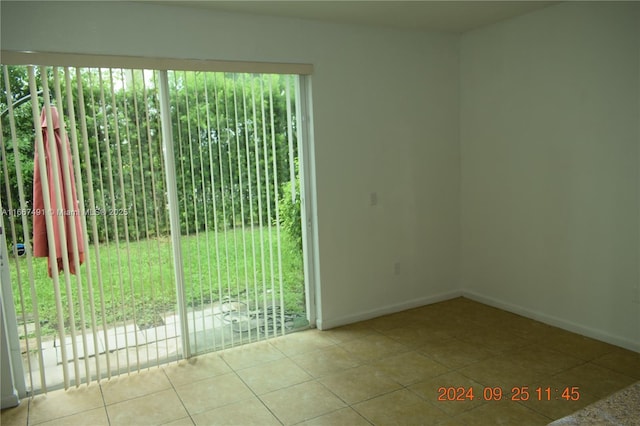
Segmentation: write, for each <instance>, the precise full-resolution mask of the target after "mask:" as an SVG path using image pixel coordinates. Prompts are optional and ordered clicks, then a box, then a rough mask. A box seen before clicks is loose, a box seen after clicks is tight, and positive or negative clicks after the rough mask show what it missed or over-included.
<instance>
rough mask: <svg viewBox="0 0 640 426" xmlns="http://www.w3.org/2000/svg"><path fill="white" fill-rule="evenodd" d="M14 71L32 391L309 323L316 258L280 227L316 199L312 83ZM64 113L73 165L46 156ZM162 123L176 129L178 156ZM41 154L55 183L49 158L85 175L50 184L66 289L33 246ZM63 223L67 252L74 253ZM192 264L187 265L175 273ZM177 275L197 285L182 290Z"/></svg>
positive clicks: (22, 288) (17, 244) (232, 76)
mask: <svg viewBox="0 0 640 426" xmlns="http://www.w3.org/2000/svg"><path fill="white" fill-rule="evenodd" d="M2 72H3V79H2V81H3V85H2V96H3V98H2V99H0V103H2V107H3V109H4V111H3V119H2V121H1V123H0V124H1V125H2V129H1V130H2V131H1V132H0V133H1V138H0V150H1V152H2V173H3V181H4V184H3V186H4V188H3V189H2V193H1V202H2V209H3V215H2V216H3V220H4V221H5V224H6V225H7V226H8V229H9V230H10V232H9V233H8V236H9V241H10V242H11V249H12V254H13V266H12V284H13V294H14V298H15V300H16V310H17V313H18V323H19V327H20V334H21V336H22V337H21V344H22V345H23V346H24V347H23V353H24V355H23V359H24V362H25V369H26V371H27V373H26V377H27V382H28V386H29V388H30V389H31V391H33V392H37V391H46V390H47V387H48V386H59V385H60V384H61V385H63V386H64V387H65V388H68V387H69V386H71V385H72V384H75V385H76V386H77V385H79V384H81V383H88V382H90V381H91V380H94V379H96V380H101V379H102V378H110V377H111V376H112V375H114V374H122V373H130V372H132V371H139V370H140V369H142V368H149V367H150V366H153V365H160V364H161V363H165V362H167V361H170V360H176V359H178V358H180V357H181V356H183V355H189V354H198V353H202V352H207V351H210V350H217V349H222V348H227V347H231V346H235V345H237V344H241V343H246V342H250V341H255V340H260V339H265V338H269V337H273V336H276V335H279V334H283V333H285V332H287V331H290V330H292V329H294V328H295V327H299V326H304V325H305V319H306V315H305V313H304V307H305V295H304V277H303V273H302V246H301V243H299V242H298V241H296V237H295V233H294V235H293V236H291V235H290V234H291V232H287V230H288V229H289V228H290V226H289V225H288V224H287V223H286V222H285V221H283V217H281V213H282V212H285V213H286V214H289V215H290V211H289V210H291V208H292V207H295V206H296V203H298V205H299V202H300V194H299V189H298V188H299V185H298V184H297V181H298V179H299V175H298V173H299V171H298V168H297V158H298V143H299V140H298V138H297V136H296V133H297V128H298V126H299V123H298V120H297V119H296V113H297V111H298V110H299V106H298V104H297V97H296V89H297V84H298V81H297V76H295V75H274V74H238V73H226V72H220V73H215V72H205V71H200V72H193V71H169V72H163V71H152V70H142V69H120V68H118V69H114V68H71V67H44V66H41V67H33V66H28V67H18V66H11V67H10V66H3V67H2ZM162 73H165V74H162ZM163 77H164V78H165V81H166V87H163V84H162V81H161V80H162V78H163ZM162 90H165V91H168V92H167V93H165V94H166V95H167V96H168V99H169V104H168V110H164V111H163V108H161V105H160V99H161V95H162ZM25 99H28V102H24V100H25ZM29 104H30V108H28V105H29ZM165 109H166V108H165ZM56 111H57V112H58V113H59V117H60V123H61V124H60V126H59V129H58V130H57V131H58V132H59V137H60V139H61V140H62V141H65V140H68V141H69V153H70V156H68V155H67V154H66V152H67V151H65V150H62V151H61V152H62V153H63V154H62V155H60V156H59V157H60V158H58V156H57V155H56V154H55V153H54V154H51V153H50V152H49V151H46V149H45V148H46V146H45V142H46V140H48V141H52V140H55V132H56V129H54V128H53V126H52V125H51V124H52V122H53V114H55V112H56ZM41 114H44V121H45V126H46V131H44V132H41ZM163 120H165V124H166V123H169V122H170V123H171V127H170V132H171V133H170V135H171V140H172V142H173V143H172V144H171V145H169V144H167V143H166V142H167V141H166V140H163V136H162V131H161V128H162V124H163ZM7 124H8V127H9V129H8V131H6V128H5V127H6V125H7ZM34 129H35V131H34ZM165 137H166V136H165ZM167 149H169V150H170V151H171V152H167ZM34 150H35V151H37V152H38V160H39V166H40V169H41V170H43V169H46V167H47V164H46V162H45V158H47V159H48V160H50V161H52V162H54V163H55V162H58V161H59V162H60V164H61V165H63V166H64V165H69V167H70V168H71V169H72V171H73V173H71V174H70V173H67V172H63V173H62V175H63V176H60V177H59V178H60V179H58V176H55V173H54V179H52V180H51V181H49V179H48V178H46V177H43V181H44V182H43V192H44V194H45V196H44V207H45V208H44V210H45V212H44V216H45V219H46V222H47V235H48V237H49V252H50V255H49V256H50V258H51V260H50V261H51V262H53V261H57V259H56V257H57V258H60V259H61V264H62V268H61V271H60V272H58V269H57V268H55V267H52V268H51V278H49V277H48V275H47V266H46V261H45V259H37V258H34V257H33V253H32V248H31V239H32V229H31V228H32V216H33V215H35V214H42V213H43V212H34V211H33V209H32V206H33V204H32V202H33V201H32V199H31V198H32V196H31V194H32V193H33V154H34ZM165 155H170V156H171V157H169V158H170V159H171V161H170V163H171V162H173V163H174V167H167V162H166V161H165V158H166V157H165ZM62 170H65V169H64V167H63V168H62ZM71 175H73V176H71ZM59 182H62V184H59ZM172 184H173V185H175V188H174V189H175V190H177V201H174V202H171V201H170V199H171V198H170V197H169V194H170V190H171V185H172ZM49 186H51V188H49ZM72 186H75V188H76V194H77V204H78V210H77V211H66V212H65V214H66V215H67V216H74V215H75V216H79V217H80V223H81V227H80V229H81V235H75V232H74V231H73V230H74V227H71V228H70V229H71V230H72V232H66V233H65V232H63V231H64V229H65V228H64V226H65V220H66V219H69V218H68V217H67V218H65V215H64V214H62V215H61V214H56V212H55V211H51V204H52V200H53V201H54V204H55V205H56V206H60V205H62V204H61V201H62V200H63V197H66V199H67V200H68V201H73V200H71V199H70V198H69V197H71V195H70V194H71V193H72V192H71V191H70V189H71V187H72ZM49 194H51V195H50V196H49ZM173 204H175V205H173ZM67 205H71V203H67ZM287 209H289V210H287ZM297 214H298V219H299V211H298V213H297ZM294 216H295V209H294ZM172 220H174V221H175V222H174V223H175V224H177V228H179V230H176V229H174V230H173V234H172V230H171V227H170V223H171V221H172ZM283 224H284V227H283ZM56 226H57V227H58V229H59V230H60V239H62V240H65V239H68V240H69V241H62V246H63V247H67V246H68V247H69V248H68V250H64V249H63V250H61V252H60V253H54V252H55V251H56V248H55V245H54V244H53V240H54V231H53V229H54V227H56ZM295 226H296V225H295V224H294V228H295ZM297 226H298V227H299V224H298V225H297ZM285 228H286V229H285ZM78 241H82V242H84V247H85V253H84V264H83V265H80V253H79V250H80V249H79V244H78ZM67 243H69V244H67ZM23 245H24V246H23ZM176 246H177V247H176ZM176 250H178V253H181V254H182V262H178V263H176V262H175V261H174V260H175V259H176ZM70 262H71V263H73V264H74V265H73V266H75V268H71V267H70ZM52 264H55V263H52ZM175 268H180V272H181V276H182V277H184V282H183V283H179V284H178V285H177V286H176V281H175V280H174V276H175V275H174V272H176V271H175ZM72 269H75V271H76V273H75V274H71V273H70V272H69V271H70V270H72ZM177 293H178V294H179V295H180V297H181V300H183V301H184V307H186V310H184V309H180V306H179V304H178V303H177V299H180V297H178V298H177ZM185 344H187V345H188V347H184V345H185Z"/></svg>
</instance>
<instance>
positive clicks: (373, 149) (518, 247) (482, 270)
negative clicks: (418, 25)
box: [1, 2, 640, 350]
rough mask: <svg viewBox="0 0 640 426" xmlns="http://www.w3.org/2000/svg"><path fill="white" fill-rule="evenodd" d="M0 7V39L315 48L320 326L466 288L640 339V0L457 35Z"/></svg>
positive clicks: (193, 49)
mask: <svg viewBox="0 0 640 426" xmlns="http://www.w3.org/2000/svg"><path fill="white" fill-rule="evenodd" d="M1 7H2V39H1V40H2V48H3V49H14V50H42V51H64V52H74V53H98V54H126V55H140V56H166V57H177V58H202V59H226V60H251V61H278V62H289V61H290V62H307V63H312V64H314V66H315V72H314V75H313V77H312V83H313V84H312V85H313V104H314V105H313V107H314V121H315V157H316V167H317V194H318V195H317V196H318V199H317V202H318V209H317V212H318V224H319V258H320V264H321V284H322V295H321V296H322V310H321V312H320V315H321V318H320V319H321V321H322V325H323V326H324V327H330V326H334V325H338V324H342V323H346V322H351V321H355V320H358V319H363V318H366V317H371V316H375V315H378V314H381V313H384V312H389V311H393V310H397V309H401V308H403V307H408V306H412V305H414V304H420V303H426V302H429V301H432V300H437V299H438V298H444V297H447V296H453V295H456V294H460V293H461V292H464V293H465V294H467V295H469V296H471V297H474V298H477V299H479V300H482V301H485V302H487V303H490V304H494V305H497V306H501V307H504V308H507V309H509V310H512V311H515V312H519V313H522V314H525V315H527V316H530V317H534V318H538V319H541V320H544V321H546V322H549V323H553V324H556V325H559V326H561V327H564V328H567V329H571V330H574V331H578V332H581V333H584V334H587V335H590V336H592V337H597V338H601V339H603V340H605V341H609V342H612V343H617V344H620V345H623V346H626V347H629V348H633V349H635V350H640V345H639V344H638V342H639V341H640V334H639V333H640V332H639V331H638V330H639V329H640V305H639V304H638V299H639V298H640V288H638V274H639V271H638V268H639V265H640V262H639V259H640V251H639V250H638V244H639V235H640V234H639V232H640V226H639V223H638V218H639V217H640V215H639V207H638V203H639V202H640V197H639V196H638V190H639V187H640V184H639V181H638V179H639V175H638V164H639V162H640V156H639V154H640V152H639V150H638V136H639V134H640V127H639V125H638V123H639V121H640V120H639V116H640V109H639V107H638V103H639V98H640V84H639V80H640V55H639V46H640V33H639V32H638V28H640V25H638V22H639V21H638V17H639V15H638V6H637V5H633V4H630V3H629V4H608V5H603V4H598V3H588V4H584V3H568V4H561V5H558V6H553V7H550V8H546V9H543V10H540V11H537V12H534V13H531V14H528V15H525V16H522V17H518V18H515V19H511V20H508V21H504V22H502V23H499V24H496V25H493V26H490V27H486V28H483V29H479V30H476V31H473V32H469V33H466V34H464V35H462V36H461V37H456V36H445V35H437V34H420V33H416V32H402V31H394V30H383V29H373V28H364V27H355V26H346V25H334V24H328V23H317V22H306V21H300V20H293V19H275V18H267V17H257V16H255V17H253V16H240V15H229V14H219V13H218V14H215V13H212V12H208V11H202V10H189V9H182V8H175V7H167V6H159V5H141V4H124V3H117V4H110V5H108V6H106V5H104V4H99V3H89V2H86V3H85V2H82V3H73V4H68V5H51V4H47V5H41V4H36V3H25V4H12V3H10V2H2V6H1ZM69 16H72V17H73V20H70V19H69ZM116 27H117V28H118V29H117V30H116ZM458 41H460V53H459V55H460V58H461V59H460V63H458V60H459V56H458V51H457V47H458V45H457V43H458ZM459 74H460V77H458V75H459ZM458 84H460V90H458ZM459 95H460V105H458V96H459ZM458 132H459V135H458ZM458 138H460V141H458ZM460 156H461V160H460ZM371 192H376V193H377V195H378V199H379V204H378V205H377V206H375V207H372V206H370V205H369V200H370V198H369V197H370V194H371ZM459 241H461V252H460V253H459V248H458V242H459ZM396 262H400V275H395V274H394V264H395V263H396ZM459 262H460V263H459ZM458 272H460V282H459V281H458Z"/></svg>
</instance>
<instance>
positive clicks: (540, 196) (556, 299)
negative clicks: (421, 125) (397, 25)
mask: <svg viewBox="0 0 640 426" xmlns="http://www.w3.org/2000/svg"><path fill="white" fill-rule="evenodd" d="M639 52H640V8H639V7H638V4H633V3H614V4H604V3H597V2H593V3H591V2H586V3H571V2H569V3H565V4H560V5H558V6H553V7H550V8H546V9H543V10H540V11H537V12H534V13H531V14H528V15H524V16H521V17H518V18H515V19H511V20H509V21H505V22H502V23H499V24H497V25H493V26H490V27H487V28H483V29H480V30H477V31H473V32H469V33H466V34H464V35H463V36H462V38H461V54H460V55H461V56H460V57H461V62H460V64H461V68H460V69H461V80H460V81H461V88H460V92H461V103H460V107H461V112H460V114H461V125H460V131H461V135H460V138H461V171H462V178H461V200H462V202H461V207H462V208H461V236H462V242H461V287H462V288H463V290H464V291H465V292H466V293H467V294H469V295H470V296H472V297H475V298H477V299H479V300H482V301H485V302H488V303H490V304H494V305H497V306H501V307H504V308H507V309H509V310H512V311H516V312H520V313H523V314H525V315H527V316H529V317H534V318H538V319H541V320H543V321H545V322H548V323H552V324H555V325H559V326H561V327H564V328H567V329H570V330H573V331H577V332H580V333H583V334H586V335H589V336H592V337H596V338H601V339H602V340H605V341H609V342H612V343H616V344H619V345H622V346H626V347H629V348H632V349H635V350H640V300H639V296H638V295H639V294H640V292H639V289H638V285H639V284H638V279H639V276H638V255H639V252H638V244H639V239H638V235H639V234H638V218H639V213H640V212H639V210H638V203H639V196H638V194H639V189H640V186H639V180H638V179H639V176H638V164H639V162H638V146H639V135H640V133H639V127H638V122H639V117H640V109H639V100H640V97H639V96H638V94H639V82H640V78H639V76H640V72H639V71H640V69H639Z"/></svg>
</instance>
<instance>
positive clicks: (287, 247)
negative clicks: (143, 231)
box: [11, 228, 305, 334]
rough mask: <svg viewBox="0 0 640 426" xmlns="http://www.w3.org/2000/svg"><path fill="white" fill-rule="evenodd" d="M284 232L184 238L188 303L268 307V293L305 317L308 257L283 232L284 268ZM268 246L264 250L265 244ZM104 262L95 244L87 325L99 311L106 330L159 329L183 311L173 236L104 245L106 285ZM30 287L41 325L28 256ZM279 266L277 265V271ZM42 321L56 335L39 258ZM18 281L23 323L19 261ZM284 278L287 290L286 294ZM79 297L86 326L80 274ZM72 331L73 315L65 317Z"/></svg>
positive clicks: (27, 304)
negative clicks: (166, 317)
mask: <svg viewBox="0 0 640 426" xmlns="http://www.w3.org/2000/svg"><path fill="white" fill-rule="evenodd" d="M276 236H277V235H276V229H275V228H273V229H268V228H262V230H261V229H260V228H253V229H248V228H247V229H245V230H244V231H243V230H241V229H238V230H230V231H226V232H208V233H200V234H199V235H197V236H196V235H190V236H183V237H182V240H181V245H182V256H183V265H184V283H185V289H186V303H187V306H189V307H194V308H197V307H199V306H203V305H207V304H209V303H212V302H215V301H218V300H220V299H222V300H226V299H227V298H231V299H240V300H242V301H244V302H248V303H249V306H251V307H254V306H256V304H257V305H258V306H262V303H263V301H264V299H263V298H262V297H263V296H262V294H265V293H264V290H267V292H266V294H267V295H268V296H267V297H268V298H269V304H271V300H272V299H271V298H272V297H275V299H276V304H278V305H279V304H280V297H281V295H282V298H283V299H284V307H285V312H287V313H291V314H293V313H300V312H303V311H304V306H305V296H304V277H303V265H302V253H301V252H300V249H299V248H298V247H297V246H296V244H295V243H294V242H293V241H292V240H291V238H290V237H289V236H288V235H287V234H286V233H284V232H281V234H280V241H281V244H280V253H281V259H282V263H281V264H282V268H281V270H280V268H279V267H278V265H279V262H278V245H277V238H276ZM261 241H262V244H261ZM97 259H98V256H96V251H95V247H94V246H93V245H92V246H91V247H90V248H89V253H87V259H86V261H85V264H84V265H82V267H81V273H80V277H81V280H82V290H83V291H82V293H83V296H82V297H83V300H84V306H85V317H86V321H87V324H86V325H87V326H90V324H91V322H90V321H91V312H90V310H89V309H90V306H91V305H93V306H94V308H95V314H96V318H97V322H98V324H101V323H102V322H103V321H106V322H107V323H109V324H117V323H119V324H122V322H123V321H126V322H130V321H132V320H133V319H134V317H135V320H136V322H137V323H138V324H139V325H141V326H145V325H152V324H155V323H156V322H157V321H158V318H159V317H161V316H162V314H163V313H164V312H168V311H174V310H175V309H176V296H175V283H174V269H173V260H172V259H173V255H172V249H171V241H170V239H169V238H155V239H149V240H141V241H131V242H129V244H126V242H124V241H121V242H120V244H119V247H118V246H117V245H116V244H115V243H110V244H100V245H99V260H100V262H99V263H100V268H101V271H102V274H101V277H102V280H101V281H102V283H100V280H98V277H99V275H98V262H97ZM17 261H18V262H17V263H18V265H19V269H20V278H21V280H22V282H23V286H22V287H23V300H24V311H25V314H26V317H27V320H28V321H32V320H33V308H32V301H31V294H30V290H29V285H28V282H29V281H28V267H27V259H26V257H24V256H23V257H20V258H18V259H17ZM272 265H273V266H272ZM33 266H34V282H35V288H36V296H37V304H38V312H39V315H40V318H39V319H40V323H41V324H42V325H43V327H42V331H43V334H52V333H54V332H55V330H56V328H57V313H56V307H55V297H54V291H53V280H52V279H51V278H49V276H48V275H47V260H46V259H45V258H37V259H33ZM89 270H90V271H91V278H92V287H93V302H90V297H89V288H88V275H89V274H88V272H89ZM11 276H12V284H13V290H14V299H15V305H16V311H17V313H18V318H19V321H20V318H21V312H22V307H21V305H20V295H19V289H18V285H17V283H18V271H17V270H16V263H15V261H13V260H12V262H11ZM280 276H282V286H283V291H282V294H281V293H280V290H279V289H280ZM70 284H71V288H72V291H71V298H72V301H73V304H74V312H75V323H76V326H79V325H80V319H79V318H80V317H79V303H78V297H77V294H78V290H77V281H76V276H74V275H72V276H71V281H70ZM100 284H102V291H103V293H104V302H105V304H104V310H103V308H102V306H101V304H100V298H99V294H100ZM65 286H66V284H65V280H64V275H60V287H61V294H62V303H63V305H64V306H65V312H66V311H68V308H67V306H68V294H67V292H66V289H65V288H66V287H65ZM64 318H65V325H66V326H67V327H68V325H69V315H68V314H66V313H65V315H64Z"/></svg>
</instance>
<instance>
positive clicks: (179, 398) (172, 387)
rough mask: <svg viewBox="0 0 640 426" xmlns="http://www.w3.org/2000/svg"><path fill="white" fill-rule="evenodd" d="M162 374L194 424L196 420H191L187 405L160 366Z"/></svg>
mask: <svg viewBox="0 0 640 426" xmlns="http://www.w3.org/2000/svg"><path fill="white" fill-rule="evenodd" d="M162 374H164V377H165V378H166V379H167V381H168V382H169V384H170V385H171V389H173V393H175V395H176V397H178V400H179V401H180V404H182V407H183V408H184V411H185V412H186V413H187V416H189V420H191V423H193V424H194V425H195V424H196V422H195V421H194V420H193V417H192V416H191V413H190V412H189V410H188V409H187V406H186V405H185V404H184V401H183V400H182V398H181V397H180V394H179V393H178V390H177V389H176V387H175V385H174V384H173V382H172V381H171V379H170V378H169V376H168V375H167V372H166V371H165V369H164V368H162ZM214 377H215V376H214ZM158 392H164V390H161V391H158ZM152 394H153V393H150V394H147V395H143V396H148V395H152ZM176 420H179V419H176Z"/></svg>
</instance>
